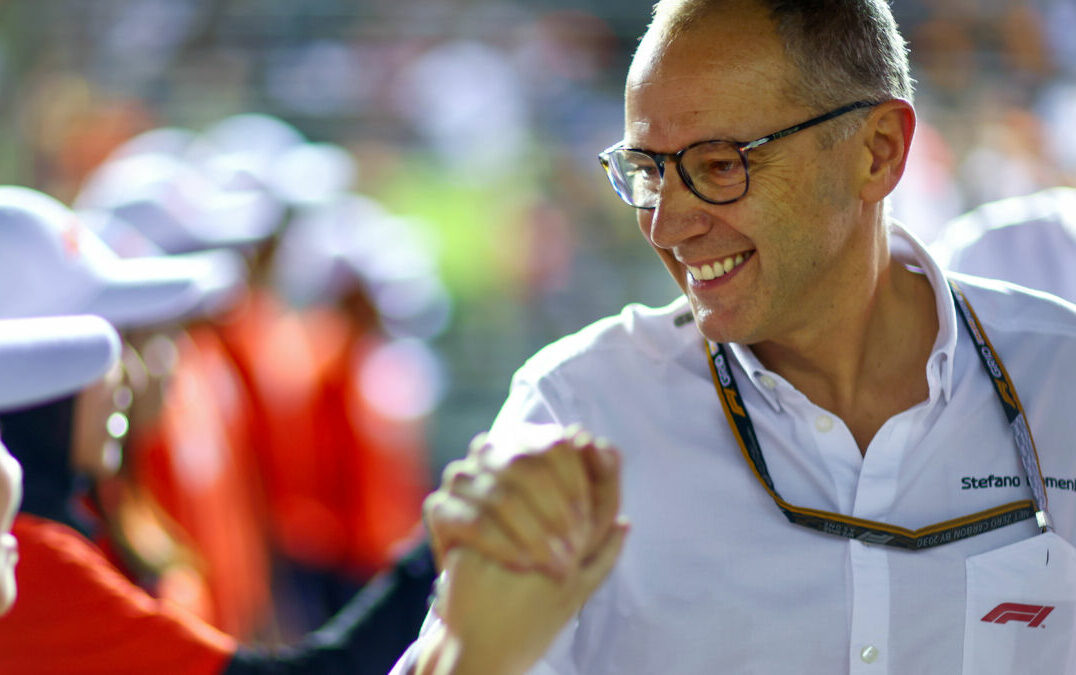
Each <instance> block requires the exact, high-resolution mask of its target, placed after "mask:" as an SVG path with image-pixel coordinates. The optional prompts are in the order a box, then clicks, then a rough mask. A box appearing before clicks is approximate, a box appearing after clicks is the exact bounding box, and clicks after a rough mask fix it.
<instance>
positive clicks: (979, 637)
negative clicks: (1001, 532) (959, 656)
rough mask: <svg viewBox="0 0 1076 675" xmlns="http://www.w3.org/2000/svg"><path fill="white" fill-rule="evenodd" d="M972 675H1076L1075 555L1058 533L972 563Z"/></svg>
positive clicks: (968, 667)
mask: <svg viewBox="0 0 1076 675" xmlns="http://www.w3.org/2000/svg"><path fill="white" fill-rule="evenodd" d="M965 567H966V572H967V609H966V610H965V611H966V615H965V617H964V669H963V672H964V673H965V675H971V674H974V675H990V674H992V673H998V674H1002V673H1004V674H1006V675H1008V674H1010V673H1036V675H1048V674H1051V673H1059V674H1061V673H1076V549H1074V548H1073V547H1072V545H1071V544H1069V543H1068V542H1067V541H1065V540H1064V539H1062V538H1061V537H1059V536H1057V535H1056V534H1054V533H1052V532H1048V533H1046V534H1041V535H1038V536H1035V537H1032V538H1030V539H1025V540H1023V541H1019V542H1017V543H1015V544H1010V545H1009V546H1005V547H1003V548H999V549H996V550H993V551H989V552H987V553H983V554H980V555H976V556H972V557H971V558H968V560H967V561H966V563H965Z"/></svg>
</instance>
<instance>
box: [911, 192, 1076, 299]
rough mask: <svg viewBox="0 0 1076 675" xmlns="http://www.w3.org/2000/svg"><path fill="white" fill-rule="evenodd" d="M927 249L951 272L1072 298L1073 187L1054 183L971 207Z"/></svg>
mask: <svg viewBox="0 0 1076 675" xmlns="http://www.w3.org/2000/svg"><path fill="white" fill-rule="evenodd" d="M931 248H932V249H933V251H934V254H935V255H936V256H937V257H938V260H939V263H940V264H941V265H942V266H943V267H945V268H946V269H950V270H953V271H954V272H964V273H966V274H974V275H977V276H983V277H990V278H993V279H1002V280H1004V281H1010V282H1012V283H1015V284H1020V285H1021V286H1025V287H1027V288H1031V289H1034V290H1038V291H1045V292H1047V293H1052V294H1053V295H1056V296H1058V297H1061V298H1064V299H1065V300H1068V301H1069V302H1076V264H1074V263H1076V188H1072V187H1069V186H1057V187H1052V188H1048V189H1046V190H1040V191H1038V192H1034V193H1032V194H1029V195H1024V196H1019V197H1008V198H1005V199H1001V200H998V201H994V202H988V203H986V204H982V205H980V206H977V207H976V208H974V209H972V210H971V211H968V212H967V213H965V214H963V215H961V216H958V217H957V218H954V219H953V220H951V221H949V222H948V223H947V224H946V225H945V227H944V228H943V229H942V236H941V237H940V238H939V240H938V241H936V242H935V243H934V245H933V246H932V247H931Z"/></svg>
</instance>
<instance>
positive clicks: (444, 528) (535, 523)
mask: <svg viewBox="0 0 1076 675" xmlns="http://www.w3.org/2000/svg"><path fill="white" fill-rule="evenodd" d="M572 454H574V451H573V450H572V449H571V446H570V444H569V443H567V441H565V440H563V439H562V440H560V441H555V442H554V443H553V445H552V447H547V448H539V449H535V450H531V449H526V450H524V451H522V452H518V453H516V454H512V455H509V456H507V457H505V458H503V459H501V460H499V461H496V462H495V461H493V459H492V457H491V453H490V446H489V444H488V442H487V441H486V439H485V438H484V437H483V436H479V437H476V439H475V441H473V442H472V443H471V446H470V449H469V451H468V454H467V456H466V457H465V458H464V459H461V460H456V461H454V462H450V463H449V464H448V466H446V467H445V471H444V473H443V476H442V485H441V488H440V489H438V490H437V491H436V492H434V493H433V494H431V495H430V496H429V497H428V498H427V501H426V504H425V506H424V513H425V518H426V525H427V528H428V529H429V531H430V533H431V541H432V544H433V549H434V554H435V557H436V558H437V559H438V560H440V558H441V556H443V554H444V553H445V552H446V551H447V550H448V549H450V548H452V547H454V546H458V545H469V546H473V547H475V548H477V549H479V550H481V551H482V552H483V553H485V554H486V555H488V556H490V557H491V558H493V559H495V560H497V561H498V562H500V563H501V564H503V565H505V566H506V567H509V568H512V569H521V568H523V569H530V568H538V569H541V570H542V571H545V572H547V573H549V574H551V575H553V576H556V577H563V576H564V575H566V574H567V573H568V572H569V571H570V570H571V569H572V568H573V567H574V566H575V565H576V564H578V557H579V555H578V554H579V553H581V552H582V550H583V549H584V546H585V544H586V540H585V536H584V535H582V534H580V533H579V530H580V528H581V523H585V522H586V521H585V519H581V518H579V517H578V515H577V514H576V510H575V509H576V507H573V505H572V504H573V502H576V503H578V502H587V501H588V498H587V496H586V490H587V489H588V486H587V478H586V472H585V470H584V468H583V467H582V466H581V462H580V461H579V459H578V458H577V457H574V456H572ZM573 464H574V465H575V467H574V470H573V468H572V466H571V465H573ZM565 465H567V466H565ZM573 473H574V475H573ZM579 492H582V493H583V494H582V495H577V494H575V493H579Z"/></svg>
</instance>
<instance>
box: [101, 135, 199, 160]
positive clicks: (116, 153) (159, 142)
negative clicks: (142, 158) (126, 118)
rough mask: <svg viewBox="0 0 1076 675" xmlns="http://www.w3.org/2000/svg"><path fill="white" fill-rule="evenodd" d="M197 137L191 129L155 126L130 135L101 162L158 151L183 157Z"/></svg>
mask: <svg viewBox="0 0 1076 675" xmlns="http://www.w3.org/2000/svg"><path fill="white" fill-rule="evenodd" d="M197 137H198V134H196V133H195V132H194V131H192V130H191V129H184V128H183V127H157V128H155V129H150V130H149V131H143V132H142V133H140V134H138V135H137V136H132V137H131V138H129V139H127V140H126V141H124V142H123V143H121V144H120V145H119V147H117V148H115V149H114V150H112V152H110V153H109V154H108V157H106V158H105V161H104V162H102V164H107V163H109V162H113V161H116V160H119V159H123V158H124V157H133V156H135V155H145V154H149V153H158V154H164V155H169V156H171V157H183V156H184V155H186V154H187V152H188V150H189V149H190V147H191V144H192V143H194V141H195V139H196V138H197Z"/></svg>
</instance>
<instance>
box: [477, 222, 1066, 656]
mask: <svg viewBox="0 0 1076 675" xmlns="http://www.w3.org/2000/svg"><path fill="white" fill-rule="evenodd" d="M891 248H892V250H893V253H894V255H895V256H896V257H897V259H899V260H902V261H905V262H907V263H909V264H912V265H915V266H918V267H919V268H921V269H923V270H924V272H925V274H926V276H927V277H928V278H929V280H930V282H931V284H932V285H933V286H934V289H935V298H936V302H937V307H938V320H939V326H940V330H939V334H938V338H937V341H936V343H935V345H934V349H933V352H932V354H931V356H930V358H929V361H928V364H927V373H926V377H927V381H928V383H929V391H930V394H929V399H928V400H926V401H924V402H922V403H920V404H918V405H916V406H914V407H912V408H911V409H909V410H906V411H904V412H902V413H900V414H898V415H896V416H894V417H893V418H891V419H889V420H888V421H887V422H886V423H885V424H884V425H883V426H882V428H881V429H880V430H879V431H878V433H877V434H876V436H875V438H874V439H873V440H872V441H871V443H870V446H869V448H868V450H867V452H866V454H865V456H864V455H862V454H861V453H860V450H859V448H858V446H857V445H856V442H855V440H854V439H853V437H852V435H851V433H850V432H849V430H848V428H847V427H846V426H845V424H844V423H843V422H842V421H841V420H840V419H839V418H837V417H836V416H835V415H833V414H832V413H830V412H828V411H826V410H823V409H822V408H819V407H818V406H816V405H815V404H813V403H812V402H811V401H809V400H808V399H807V398H806V397H805V396H804V395H803V394H802V393H800V392H799V391H797V390H796V389H795V388H793V387H792V386H791V385H790V384H789V383H788V382H786V381H785V380H784V379H783V378H782V377H781V376H780V375H779V374H777V373H776V372H772V371H767V370H766V369H765V368H764V367H763V366H762V365H761V363H760V362H759V361H758V359H757V358H755V356H754V354H753V353H752V352H751V350H750V349H747V348H745V347H743V346H740V345H733V346H732V350H731V351H732V355H733V361H735V364H734V375H735V377H736V378H737V380H738V382H739V386H740V390H741V394H742V397H743V401H744V405H745V407H746V409H747V411H748V413H749V414H750V415H751V418H752V420H753V422H754V426H755V430H756V433H757V435H758V438H759V442H760V444H761V447H762V451H763V453H764V455H765V459H766V462H767V464H768V466H769V469H770V474H771V475H772V477H773V480H774V482H775V484H776V488H777V491H778V492H779V493H780V494H781V495H782V496H783V497H784V498H785V499H786V500H787V501H789V502H791V503H792V504H795V505H798V506H806V507H814V508H820V509H825V510H827V511H835V512H839V513H842V514H850V515H854V516H857V517H861V518H868V519H872V520H881V521H884V522H888V523H891V524H895V525H900V526H904V527H908V528H912V529H916V528H920V527H924V526H927V525H931V524H934V523H937V522H940V521H944V520H948V519H952V518H958V517H962V516H966V515H969V514H971V513H974V512H977V511H980V510H983V509H987V508H990V507H995V506H1000V505H1002V504H1006V503H1009V502H1014V501H1019V500H1023V499H1028V498H1030V496H1031V493H1030V489H1029V488H1028V487H1027V485H1026V484H1025V482H1024V480H1023V476H1024V472H1023V469H1022V468H1021V464H1020V461H1019V458H1018V456H1017V452H1016V449H1015V444H1014V441H1013V436H1012V434H1011V432H1010V431H1009V429H1008V426H1007V423H1006V420H1005V418H1004V415H1003V413H1002V410H1001V407H1000V405H999V403H998V401H997V399H996V395H995V393H994V390H993V388H992V386H991V384H990V381H989V379H988V378H987V376H986V374H985V371H984V370H983V367H982V365H981V363H980V361H979V359H978V358H977V356H976V354H975V353H974V351H973V347H972V344H971V341H970V337H969V335H968V333H967V332H966V329H965V328H964V327H963V326H962V325H958V318H957V315H956V310H955V308H954V303H953V300H952V298H951V296H950V295H949V291H948V287H947V285H946V284H945V281H944V279H943V277H942V273H941V271H940V269H939V268H938V267H937V265H936V264H935V263H934V262H933V261H932V260H931V258H930V257H929V255H928V254H927V253H926V251H924V250H923V249H922V247H921V245H920V244H919V243H918V242H916V241H914V240H913V239H912V238H911V237H910V236H908V235H907V234H906V233H905V232H904V231H903V230H901V229H900V228H899V227H897V226H894V227H893V229H892V236H891ZM962 288H963V289H964V292H965V294H966V296H967V297H968V300H969V301H970V303H971V305H972V306H973V308H974V309H975V310H976V312H977V313H978V316H979V318H980V320H981V321H982V323H983V325H984V327H985V330H986V332H987V335H988V337H989V339H990V340H991V341H992V343H993V345H994V347H995V349H996V350H997V351H998V352H999V354H1000V355H1001V358H1002V359H1003V361H1004V364H1005V366H1006V368H1007V370H1008V372H1009V374H1010V376H1011V378H1012V380H1013V381H1014V383H1015V385H1016V388H1017V391H1018V392H1019V396H1020V397H1021V399H1022V402H1023V404H1024V408H1025V410H1026V412H1027V415H1028V418H1029V423H1030V426H1031V429H1032V433H1033V435H1034V438H1035V441H1036V443H1037V446H1038V451H1039V455H1040V458H1041V464H1042V470H1043V473H1044V475H1045V476H1047V477H1048V478H1050V479H1053V480H1052V481H1050V482H1049V484H1050V485H1051V486H1052V487H1048V489H1047V493H1048V496H1049V499H1050V510H1051V513H1052V515H1053V517H1054V521H1055V524H1056V527H1057V533H1058V534H1059V535H1061V537H1057V536H1055V535H1053V534H1049V535H1039V531H1038V529H1037V528H1036V527H1035V525H1034V521H1031V520H1026V521H1023V522H1020V523H1016V524H1013V525H1010V526H1007V527H1004V528H1001V529H998V530H995V531H993V532H989V533H986V534H982V535H979V536H975V537H972V538H970V539H966V540H962V541H958V542H955V543H951V544H946V545H943V546H940V547H936V548H932V549H928V550H924V551H918V552H910V551H904V550H899V549H894V548H889V547H885V546H870V545H866V544H863V543H860V542H858V541H851V540H847V539H842V538H838V537H834V536H830V535H825V534H821V533H819V532H816V531H814V530H809V529H806V528H803V527H800V526H796V525H792V524H790V523H789V522H788V521H787V520H786V519H785V517H784V516H783V514H782V513H781V512H780V511H779V510H778V508H777V506H776V505H775V504H774V502H773V501H772V500H771V499H770V498H769V496H768V495H767V494H766V492H765V491H764V490H763V488H762V486H761V485H760V484H759V483H758V481H757V480H756V478H755V477H754V476H753V475H752V473H751V470H750V468H749V466H748V464H747V463H746V461H745V460H744V458H743V457H742V455H741V452H740V449H739V447H738V445H737V443H736V441H735V440H734V438H733V435H732V433H731V431H730V429H729V427H728V425H727V422H726V421H725V416H724V413H723V411H722V409H721V405H720V402H719V401H718V399H717V397H716V395H715V392H714V387H713V384H712V381H711V377H710V373H709V367H708V364H707V361H706V359H707V357H706V353H705V350H704V348H703V343H702V338H701V337H700V335H699V334H698V332H697V331H696V330H695V328H694V323H693V322H691V321H690V320H688V321H687V322H684V321H682V320H678V317H681V316H683V315H684V314H685V312H687V311H688V307H687V303H686V301H685V300H683V299H680V300H678V301H676V302H674V303H673V304H671V305H669V306H667V307H664V308H661V309H650V308H646V307H641V306H637V305H636V306H629V307H627V308H625V309H624V311H623V312H622V313H621V314H620V315H619V316H616V317H612V318H608V319H605V320H602V321H599V322H597V323H595V324H593V325H591V326H589V327H587V328H585V329H584V330H582V331H581V332H579V333H577V334H575V335H572V336H569V337H566V338H564V339H562V340H560V341H558V342H556V343H554V344H553V345H551V346H549V347H547V348H546V349H543V350H542V351H541V352H539V353H538V354H537V355H535V356H534V357H533V358H532V359H531V360H529V361H528V362H527V363H526V364H525V365H524V366H523V367H522V368H521V369H520V370H519V372H518V373H517V375H516V377H515V378H514V380H513V384H512V389H511V393H510V396H509V398H508V401H507V402H506V404H505V406H504V408H503V409H502V410H501V412H500V414H499V415H498V417H497V419H496V422H495V423H494V425H493V429H492V432H491V433H492V436H493V440H494V441H496V439H497V438H498V437H510V436H512V435H513V433H514V430H515V429H516V428H517V426H518V425H519V423H520V422H524V421H526V422H538V423H546V422H555V423H557V424H562V425H568V424H572V423H576V422H578V423H581V424H583V425H584V427H586V428H587V429H588V430H590V431H592V432H593V433H595V434H597V435H600V436H605V437H607V438H608V439H610V440H611V441H612V442H613V444H614V445H616V446H617V447H618V448H619V449H620V451H621V453H622V456H623V468H622V510H623V512H624V513H625V514H626V515H627V516H628V518H629V519H630V521H631V522H632V529H631V532H630V534H629V536H628V539H627V542H626V544H625V548H624V550H623V552H622V554H621V557H620V559H619V560H618V562H617V564H616V566H615V567H614V569H613V571H612V573H611V574H610V577H609V579H608V580H607V581H606V582H605V584H604V585H603V586H602V587H601V588H600V589H599V590H598V591H597V592H596V593H595V594H594V595H593V596H592V597H591V598H590V600H589V601H588V602H587V603H586V605H585V606H584V608H583V610H582V612H581V613H580V615H579V616H578V618H577V620H574V621H573V622H572V623H571V624H570V625H569V626H567V627H566V628H565V630H564V632H563V633H562V634H561V635H560V637H559V638H558V639H557V641H556V642H555V644H554V645H553V647H552V648H551V650H550V651H549V652H548V653H547V654H546V656H545V657H544V659H543V660H542V662H541V663H540V664H538V666H536V668H535V669H534V672H535V673H559V674H560V675H574V674H587V675H591V674H597V673H647V674H649V673H692V674H696V673H697V674H700V675H702V674H706V675H710V674H712V673H720V672H728V673H789V672H796V673H846V672H847V673H945V674H952V673H960V672H965V673H976V674H977V675H978V674H981V673H991V672H999V673H1009V672H1022V673H1030V672H1034V673H1048V672H1076V668H1073V669H1072V670H1066V669H1067V668H1070V667H1072V664H1076V660H1073V659H1074V658H1076V648H1074V644H1073V643H1074V642H1076V638H1074V636H1076V632H1074V627H1076V550H1073V548H1072V547H1071V546H1070V545H1069V544H1067V543H1065V541H1063V539H1064V540H1068V541H1072V540H1073V535H1074V528H1076V452H1074V451H1073V450H1074V448H1073V447H1072V444H1073V439H1074V438H1076V414H1074V412H1076V411H1074V409H1073V402H1074V401H1076V311H1074V310H1076V308H1074V307H1072V306H1070V305H1064V304H1061V303H1059V302H1054V301H1051V300H1050V299H1047V298H1045V297H1043V296H1032V295H1027V294H1025V293H1024V292H1022V291H1020V290H1018V289H1015V288H1013V287H1011V286H1007V285H1005V284H1003V283H1001V282H991V281H986V280H973V279H965V280H963V283H962ZM991 477H993V478H991ZM1002 477H1017V479H1016V480H1011V479H1003V478H1002ZM1012 483H1016V484H1017V485H1016V486H1015V487H1014V486H1012ZM1062 538H1063V539H1062ZM1010 545H1015V546H1010ZM1005 547H1009V548H1005ZM1050 556H1052V557H1050ZM1044 557H1049V559H1050V562H1049V564H1048V565H1045V566H1044V565H1043V563H1042V560H1043V558H1044ZM1028 565H1030V566H1031V567H1030V568H1028V567H1027V566H1028ZM1021 566H1023V567H1021ZM1051 566H1052V567H1051ZM1025 568H1027V569H1028V570H1029V571H1028V573H1027V574H1024V571H1025ZM1040 568H1041V569H1040ZM1014 569H1016V570H1017V572H1015V573H1014V571H1013V570H1014ZM1043 570H1046V571H1045V572H1043ZM1040 587H1041V588H1040ZM1003 603H1018V604H1021V605H1027V606H1030V607H1033V608H1038V609H1035V612H1045V609H1044V608H1045V607H1054V609H1053V610H1051V611H1050V612H1049V615H1048V616H1045V615H1044V616H1045V618H1044V619H1043V620H1042V621H1041V622H1040V623H1039V624H1038V625H1037V626H1036V627H1033V628H1032V627H1029V625H1028V624H1029V623H1033V622H1034V621H1035V618H1036V617H1037V616H1038V614H1036V613H1034V612H1033V613H1032V614H1031V615H1029V616H1025V615H1023V614H1019V612H1018V611H1017V610H1016V609H1013V608H1011V607H1010V608H1005V607H1002V608H1001V610H999V612H997V613H995V616H994V619H993V620H994V622H985V621H983V620H982V618H983V617H984V616H987V615H988V614H989V613H990V611H991V610H993V609H995V608H997V607H998V606H999V605H1002V604H1003ZM984 608H985V609H984ZM1023 611H1025V613H1026V612H1027V611H1030V610H1027V609H1026V608H1025V610H1023ZM1014 612H1016V613H1014ZM1021 617H1023V618H1021ZM999 619H1001V620H1003V623H996V621H997V620H999ZM966 646H967V650H966V649H965V647H966ZM1070 651H1072V652H1074V653H1072V654H1070V653H1069V652H1070ZM1028 659H1031V660H1028ZM1058 664H1068V665H1058Z"/></svg>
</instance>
